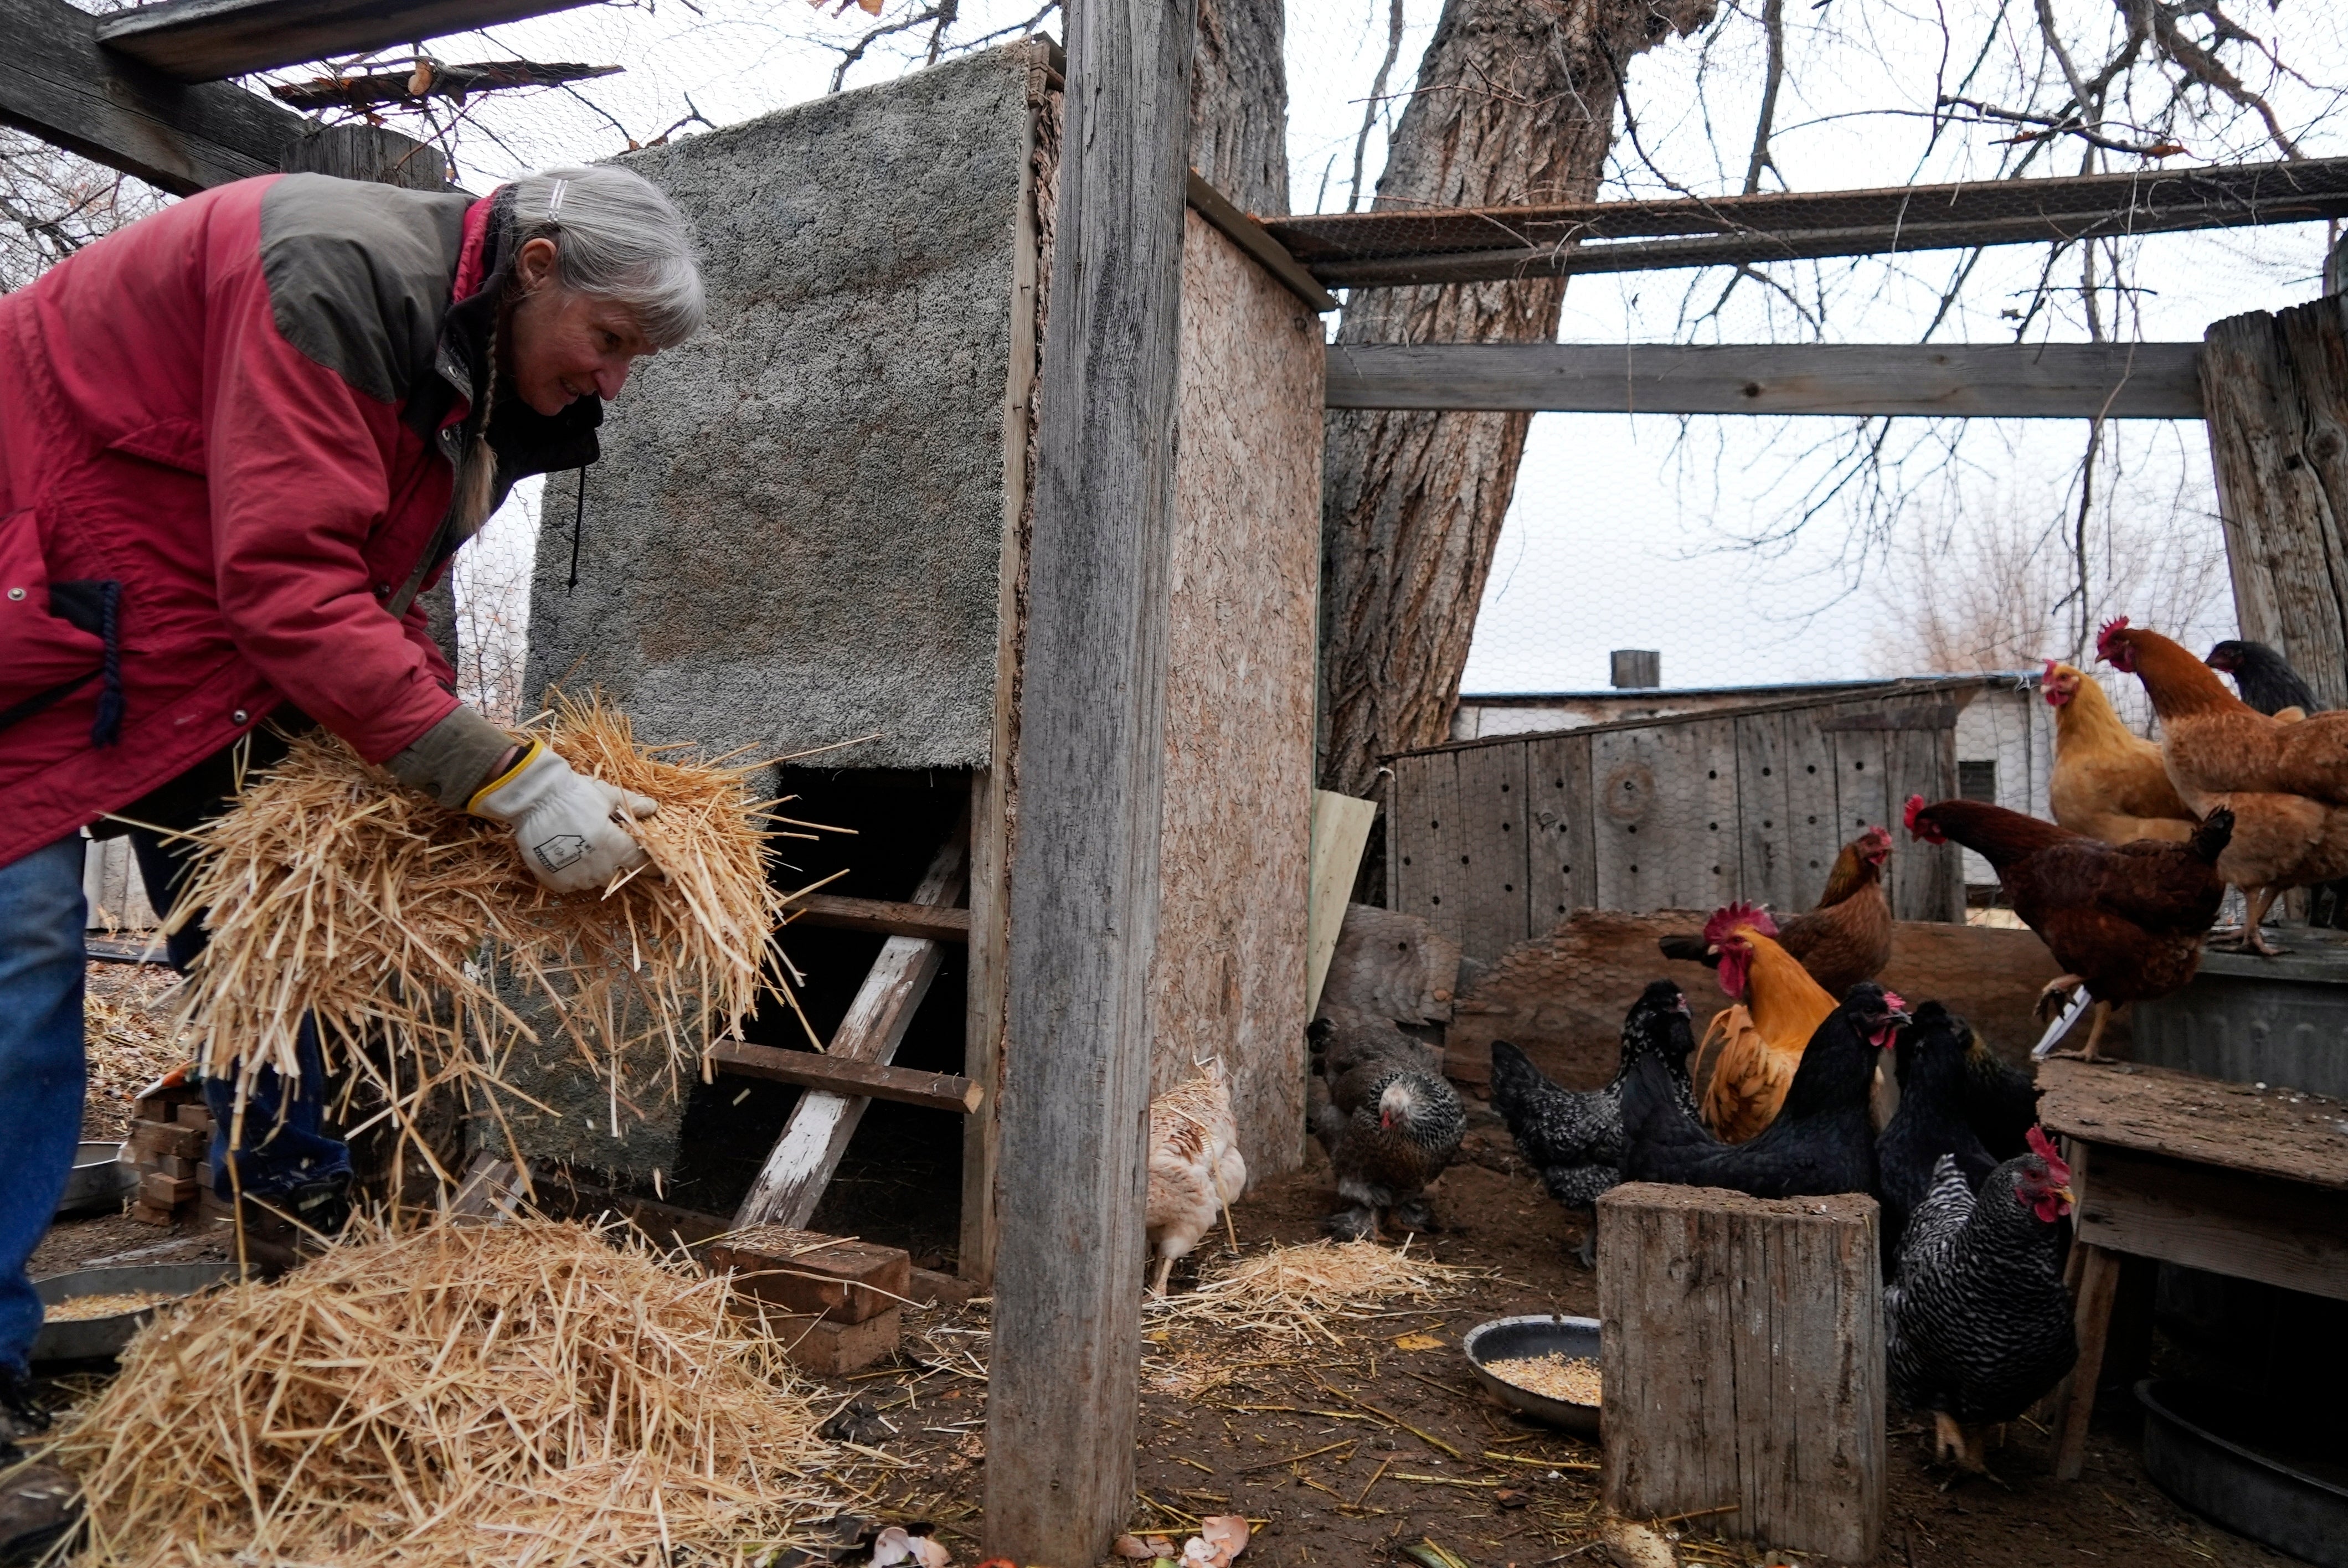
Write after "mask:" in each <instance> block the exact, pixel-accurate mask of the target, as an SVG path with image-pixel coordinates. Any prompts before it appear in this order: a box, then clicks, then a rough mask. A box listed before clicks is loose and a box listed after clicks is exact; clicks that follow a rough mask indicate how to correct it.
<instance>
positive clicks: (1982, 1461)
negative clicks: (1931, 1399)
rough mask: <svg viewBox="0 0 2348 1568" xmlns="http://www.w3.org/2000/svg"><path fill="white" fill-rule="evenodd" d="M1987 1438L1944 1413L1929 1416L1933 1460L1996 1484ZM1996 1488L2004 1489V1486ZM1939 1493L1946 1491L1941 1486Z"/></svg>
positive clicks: (1979, 1431) (1936, 1412)
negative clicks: (1947, 1463) (1991, 1469)
mask: <svg viewBox="0 0 2348 1568" xmlns="http://www.w3.org/2000/svg"><path fill="white" fill-rule="evenodd" d="M1987 1437H1988V1430H1987V1429H1985V1428H1982V1427H1969V1426H1966V1425H1965V1424H1964V1423H1963V1422H1962V1421H1960V1420H1958V1419H1956V1417H1954V1416H1952V1415H1951V1414H1949V1412H1948V1411H1946V1410H1934V1411H1933V1412H1932V1457H1933V1458H1934V1459H1936V1460H1948V1461H1949V1462H1951V1463H1952V1464H1954V1465H1955V1466H1956V1467H1957V1468H1958V1469H1959V1470H1961V1471H1965V1472H1967V1473H1969V1474H1972V1475H1978V1476H1985V1477H1987V1478H1988V1479H1989V1480H1991V1481H1997V1477H1996V1476H1994V1475H1992V1474H1991V1473H1990V1468H1989V1444H1988V1442H1987ZM1998 1484H1999V1485H2001V1486H2003V1484H2004V1482H2003V1481H1999V1482H1998ZM1941 1490H1942V1491H1947V1490H1948V1488H1947V1487H1946V1486H1945V1485H1943V1486H1942V1487H1941Z"/></svg>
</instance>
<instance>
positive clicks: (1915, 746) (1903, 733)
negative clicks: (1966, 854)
mask: <svg viewBox="0 0 2348 1568" xmlns="http://www.w3.org/2000/svg"><path fill="white" fill-rule="evenodd" d="M1886 739H1887V740H1888V741H1889V742H1890V747H1889V751H1888V754H1887V756H1886V761H1885V765H1886V766H1887V767H1888V768H1889V769H1890V786H1891V787H1890V797H1891V804H1890V808H1889V809H1890V812H1891V815H1890V817H1889V818H1887V819H1886V821H1885V823H1884V825H1885V826H1886V827H1889V828H1890V829H1891V835H1892V837H1893V838H1894V839H1895V840H1896V841H1900V849H1899V853H1898V854H1896V855H1894V856H1892V857H1891V865H1890V873H1891V913H1892V914H1893V915H1894V916H1896V917H1899V918H1900V919H1902V920H1962V919H1963V918H1964V916H1965V874H1964V867H1963V866H1962V863H1961V862H1960V861H1959V860H1958V858H1957V856H1958V855H1959V853H1960V852H1959V850H1958V849H1957V846H1956V845H1952V844H1938V845H1935V844H1924V843H1921V842H1919V841H1917V840H1914V839H1910V838H1909V836H1908V835H1906V834H1905V833H1903V832H1901V831H1900V811H1901V810H1902V809H1903V807H1904V805H1905V804H1906V802H1907V799H1908V797H1909V796H1910V795H1911V794H1921V795H1922V796H1923V797H1924V798H1925V799H1926V800H1945V799H1947V798H1948V797H1949V796H1951V795H1953V794H1956V793H1957V732H1956V731H1955V729H1954V728H1950V729H1945V730H1894V731H1892V732H1891V733H1890V735H1888V736H1887V737H1886Z"/></svg>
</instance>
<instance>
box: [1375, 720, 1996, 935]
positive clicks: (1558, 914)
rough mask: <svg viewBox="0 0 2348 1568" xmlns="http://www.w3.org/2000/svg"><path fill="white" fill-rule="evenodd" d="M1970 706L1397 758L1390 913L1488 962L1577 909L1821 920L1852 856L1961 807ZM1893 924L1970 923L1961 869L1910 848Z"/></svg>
mask: <svg viewBox="0 0 2348 1568" xmlns="http://www.w3.org/2000/svg"><path fill="white" fill-rule="evenodd" d="M1957 707H1958V703H1957V702H1956V701H1955V700H1954V699H1953V698H1952V697H1949V696H1945V695H1935V696H1930V697H1926V698H1922V699H1920V698H1919V697H1918V696H1917V695H1915V694H1914V693H1913V692H1906V693H1900V694H1896V695H1878V696H1871V697H1869V698H1865V699H1860V700H1853V701H1845V702H1823V703H1816V704H1798V705H1797V704H1773V705H1769V706H1766V707H1755V708H1751V709H1747V710H1746V711H1744V712H1739V713H1735V714H1726V713H1706V714H1692V715H1687V716H1684V717H1680V718H1670V719H1657V720H1653V721H1649V722H1643V723H1618V724H1595V725H1591V726H1590V727H1588V728H1586V729H1581V730H1570V731H1563V732H1557V733H1550V734H1545V735H1529V736H1523V737H1509V738H1506V739H1500V740H1492V741H1478V742H1471V743H1463V744H1458V745H1453V746H1445V747H1439V748H1437V749H1434V750H1430V751H1424V752H1414V753H1406V754H1404V755H1402V756H1398V757H1396V758H1395V759H1394V763H1393V766H1394V772H1395V778H1394V785H1393V793H1392V794H1391V795H1390V796H1389V800H1388V804H1389V809H1388V816H1387V822H1388V826H1387V835H1388V837H1387V853H1386V879H1387V881H1386V897H1387V902H1388V904H1389V906H1390V907H1393V908H1396V909H1400V910H1403V911H1406V913H1409V914H1413V915H1417V916H1421V917H1424V918H1426V920H1428V921H1429V922H1430V923H1432V924H1433V925H1434V926H1435V927H1436V928H1437V930H1440V931H1442V932H1443V933H1445V934H1446V935H1447V936H1449V937H1451V938H1453V939H1454V940H1456V941H1457V942H1458V943H1459V945H1460V947H1461V948H1462V950H1464V951H1465V952H1466V953H1467V955H1468V957H1469V958H1481V959H1489V958H1496V957H1498V955H1499V954H1500V953H1501V952H1503V951H1505V950H1506V949H1508V948H1510V947H1512V946H1514V945H1515V944H1517V943H1519V942H1521V941H1524V940H1526V939H1528V938H1531V937H1535V936H1538V935H1540V934H1541V933H1543V932H1546V931H1548V930H1549V929H1550V928H1551V927H1554V926H1555V925H1556V924H1557V923H1558V922H1559V921H1560V920H1561V919H1563V918H1564V917H1566V916H1567V915H1568V914H1570V912H1572V911H1573V910H1575V909H1585V908H1598V909H1621V910H1643V909H1673V908H1680V909H1708V908H1713V907H1717V906H1719V905H1721V904H1725V903H1727V902H1728V901H1730V900H1731V899H1735V898H1749V899H1752V900H1754V901H1756V902H1762V903H1767V904H1769V905H1771V906H1772V907H1776V908H1778V909H1789V910H1790V909H1807V908H1808V907H1810V905H1811V904H1812V903H1813V902H1814V901H1815V900H1816V899H1817V897H1818V894H1819V892H1820V890H1821V889H1823V888H1824V887H1825V886H1826V878H1827V873H1828V870H1829V869H1830V868H1831V867H1832V866H1833V865H1834V858H1835V854H1836V852H1837V850H1838V848H1839V847H1840V846H1841V845H1842V842H1843V841H1844V840H1845V839H1847V838H1849V837H1851V836H1853V835H1856V834H1857V833H1858V832H1859V829H1860V828H1862V827H1864V826H1866V825H1868V824H1869V823H1881V824H1883V825H1887V826H1890V827H1892V828H1893V829H1894V832H1895V835H1896V836H1897V837H1899V838H1900V839H1902V840H1903V841H1904V840H1905V839H1906V835H1904V834H1900V833H1898V831H1897V830H1898V813H1899V810H1900V804H1901V803H1902V802H1903V801H1905V800H1906V799H1907V797H1908V796H1909V795H1910V794H1921V795H1923V796H1924V797H1925V798H1926V799H1928V800H1940V799H1942V798H1944V797H1946V796H1949V795H1952V794H1956V793H1957V788H1956V774H1957V768H1956V743H1955V729H1954V726H1955V723H1956V714H1957ZM1888 884H1889V887H1890V897H1891V907H1892V910H1893V913H1895V914H1896V915H1898V916H1899V917H1900V918H1902V919H1910V920H1953V919H1959V918H1962V913H1963V904H1964V886H1963V882H1962V873H1961V872H1960V870H1959V868H1958V866H1957V860H1956V851H1955V850H1954V848H1953V847H1952V846H1949V845H1941V846H1939V847H1937V848H1935V847H1928V846H1926V845H1921V844H1915V843H1911V842H1902V843H1901V844H1900V848H1899V850H1898V852H1897V853H1896V854H1895V855H1894V856H1893V857H1892V860H1891V864H1890V868H1889V876H1888Z"/></svg>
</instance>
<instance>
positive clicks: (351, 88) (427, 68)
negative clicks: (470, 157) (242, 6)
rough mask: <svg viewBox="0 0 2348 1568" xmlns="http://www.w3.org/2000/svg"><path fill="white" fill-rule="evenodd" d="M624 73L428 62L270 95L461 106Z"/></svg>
mask: <svg viewBox="0 0 2348 1568" xmlns="http://www.w3.org/2000/svg"><path fill="white" fill-rule="evenodd" d="M625 69H627V67H625V66H589V65H582V64H580V63H579V62H577V61H575V60H551V61H547V62H544V63H542V64H541V62H539V61H536V60H484V61H482V62H481V63H479V64H478V65H470V66H452V65H448V64H445V63H443V62H441V61H438V60H425V61H420V62H418V63H417V65H416V66H414V67H411V68H409V69H407V70H401V71H375V72H370V73H368V74H367V75H365V76H356V77H311V78H310V79H309V80H308V81H306V82H278V83H273V84H271V86H270V88H269V95H270V97H273V98H275V99H276V100H277V101H278V102H279V103H282V104H284V105H286V106H287V107H289V108H297V109H302V110H304V111H306V112H311V113H314V112H316V111H317V110H320V109H361V110H364V109H376V108H391V107H395V106H397V105H401V104H407V105H415V104H420V103H422V102H424V101H425V100H426V99H427V98H446V99H448V101H449V102H451V103H458V104H461V103H463V102H464V101H465V99H466V98H467V97H470V96H471V95H472V94H474V93H489V92H498V91H501V90H503V89H506V88H510V87H559V86H561V84H562V83H564V82H583V81H586V80H589V79H590V78H592V77H609V76H614V75H616V74H618V73H619V72H621V71H623V70H625Z"/></svg>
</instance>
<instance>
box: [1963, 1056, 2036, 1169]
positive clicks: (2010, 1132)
mask: <svg viewBox="0 0 2348 1568" xmlns="http://www.w3.org/2000/svg"><path fill="white" fill-rule="evenodd" d="M1965 1032H1966V1034H1967V1035H1968V1036H1970V1038H1971V1043H1970V1044H1968V1045H1967V1046H1966V1047H1965V1081H1964V1102H1965V1122H1966V1124H1967V1125H1968V1126H1970V1127H1972V1130H1973V1136H1974V1137H1976V1138H1979V1139H1980V1140H1981V1141H1982V1148H1983V1149H1985V1150H1987V1151H1988V1152H1989V1157H1990V1158H1991V1159H1992V1160H1993V1161H1994V1160H2011V1159H2013V1157H2014V1156H2015V1155H2016V1154H2019V1153H2022V1152H2023V1151H2024V1149H2026V1148H2028V1147H2029V1144H2028V1143H2027V1142H2026V1141H2025V1140H2027V1139H2028V1138H2029V1136H2030V1130H2031V1129H2032V1128H2033V1127H2035V1126H2037V1125H2038V1095H2039V1092H2040V1091H2039V1088H2038V1085H2037V1084H2035V1083H2034V1082H2032V1081H2031V1078H2030V1074H2028V1073H2026V1072H2024V1071H2022V1070H2021V1069H2020V1068H2018V1067H2015V1066H2014V1065H2013V1064H2012V1063H2011V1062H2008V1061H2004V1060H2003V1058H2001V1057H2000V1056H1999V1055H1998V1054H1997V1052H1995V1051H1993V1050H1990V1048H1989V1046H1988V1044H1987V1043H1986V1042H1984V1041H1983V1040H1982V1037H1981V1036H1980V1035H1979V1034H1977V1033H1974V1032H1973V1030H1972V1026H1971V1025H1967V1026H1966V1030H1965Z"/></svg>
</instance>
